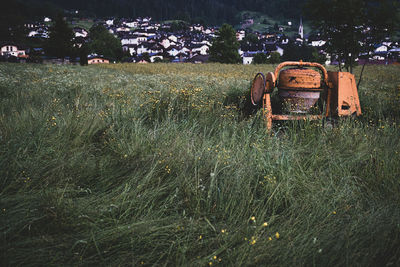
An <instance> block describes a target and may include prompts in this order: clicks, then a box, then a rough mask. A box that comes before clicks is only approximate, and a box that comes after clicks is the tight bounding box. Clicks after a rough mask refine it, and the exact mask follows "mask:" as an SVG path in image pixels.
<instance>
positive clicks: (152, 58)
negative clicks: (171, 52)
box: [150, 54, 164, 63]
mask: <svg viewBox="0 0 400 267" xmlns="http://www.w3.org/2000/svg"><path fill="white" fill-rule="evenodd" d="M157 58H158V59H160V60H163V58H164V57H163V56H162V55H160V54H155V55H153V56H150V61H151V63H154V61H155V60H156V59H157Z"/></svg>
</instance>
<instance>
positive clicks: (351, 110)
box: [251, 61, 361, 130]
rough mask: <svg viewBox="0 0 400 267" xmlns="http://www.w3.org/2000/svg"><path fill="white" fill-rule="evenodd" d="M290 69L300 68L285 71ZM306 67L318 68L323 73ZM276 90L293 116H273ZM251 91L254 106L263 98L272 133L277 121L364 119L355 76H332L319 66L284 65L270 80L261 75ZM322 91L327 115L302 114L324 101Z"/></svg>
mask: <svg viewBox="0 0 400 267" xmlns="http://www.w3.org/2000/svg"><path fill="white" fill-rule="evenodd" d="M289 66H292V67H293V66H294V67H296V68H290V69H286V70H282V69H283V68H285V67H289ZM305 67H311V68H318V69H319V70H320V71H321V73H319V72H317V71H315V70H312V69H307V68H305ZM277 80H278V82H277ZM263 86H264V88H263ZM276 86H277V87H278V93H279V95H280V97H281V99H282V100H283V102H284V103H286V104H289V106H290V107H289V111H291V113H292V114H273V113H272V105H271V93H272V92H273V90H274V87H276ZM251 90H252V93H251V94H252V95H251V97H252V102H253V104H258V103H260V100H261V98H262V104H263V116H264V119H265V123H266V127H267V129H268V130H271V128H272V121H273V120H320V119H323V118H324V117H328V116H333V115H337V116H349V115H353V114H355V115H357V116H359V115H361V106H360V100H359V98H358V92H357V86H356V83H355V78H354V75H352V74H350V73H347V72H328V71H327V70H326V69H325V68H324V67H323V66H322V65H321V64H319V63H312V62H302V61H299V62H292V61H289V62H283V63H281V64H279V65H278V67H277V68H276V69H275V72H274V73H272V72H269V73H268V74H267V75H266V77H265V76H264V75H263V74H262V73H258V74H257V75H256V77H255V78H254V80H253V84H252V89H251ZM322 91H325V94H324V98H323V99H322V100H323V101H324V102H325V103H326V107H325V114H320V115H305V114H299V113H307V112H308V111H309V109H310V108H311V107H312V106H313V105H314V104H315V103H316V101H317V100H318V99H319V98H320V92H322ZM253 98H254V100H255V101H253Z"/></svg>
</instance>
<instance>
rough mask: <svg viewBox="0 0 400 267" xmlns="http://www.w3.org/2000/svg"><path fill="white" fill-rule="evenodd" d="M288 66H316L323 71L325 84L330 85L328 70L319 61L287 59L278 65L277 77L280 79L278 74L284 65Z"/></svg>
mask: <svg viewBox="0 0 400 267" xmlns="http://www.w3.org/2000/svg"><path fill="white" fill-rule="evenodd" d="M287 66H298V67H315V68H318V69H320V70H321V71H322V74H323V76H324V83H325V85H328V72H327V71H326V69H325V68H324V66H322V65H321V64H319V63H314V62H303V61H301V60H300V61H286V62H283V63H281V64H279V65H278V67H276V69H275V78H276V79H277V80H278V75H279V71H280V70H281V69H283V68H284V67H287Z"/></svg>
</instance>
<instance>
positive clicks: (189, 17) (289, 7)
mask: <svg viewBox="0 0 400 267" xmlns="http://www.w3.org/2000/svg"><path fill="white" fill-rule="evenodd" d="M305 2H306V1H305V0H300V1H295V2H293V1H290V0H280V1H278V0H248V1H240V0H169V1H163V0H129V1H128V0H87V1H79V0H70V1H63V0H29V1H20V0H16V1H14V2H11V3H10V5H7V6H6V7H5V8H4V9H3V11H2V12H1V13H4V14H2V15H7V14H19V15H23V16H31V17H34V16H43V15H44V13H46V14H49V15H50V14H54V13H57V12H59V11H61V10H71V11H72V10H79V11H80V15H81V16H89V17H102V18H103V17H111V16H115V17H140V16H150V17H152V18H153V19H154V20H170V19H182V20H186V21H189V22H199V23H202V22H203V23H205V22H207V24H213V25H216V24H222V23H224V22H227V23H230V24H237V23H239V22H240V16H238V14H239V13H240V12H241V11H244V10H248V11H258V12H261V13H264V14H266V15H269V16H271V17H274V18H296V17H300V16H301V15H302V9H303V5H304V3H305ZM10 11H11V12H10ZM238 20H239V21H238Z"/></svg>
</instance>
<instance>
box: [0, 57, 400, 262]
mask: <svg viewBox="0 0 400 267" xmlns="http://www.w3.org/2000/svg"><path fill="white" fill-rule="evenodd" d="M273 69H274V66H271V65H261V66H260V65H258V66H256V65H249V66H242V65H219V64H207V65H183V64H148V65H140V64H112V65H109V66H90V67H80V66H58V65H33V64H31V65H30V64H4V63H2V64H0V77H2V79H0V89H1V90H0V151H1V153H0V177H1V179H0V184H1V187H0V188H1V189H0V196H1V197H0V207H1V210H0V222H1V223H0V227H1V231H2V235H1V243H0V250H1V251H2V253H1V254H0V255H1V256H0V257H1V258H0V262H1V263H2V266H19V265H23V266H27V265H28V266H29V265H32V266H52V265H54V266H71V265H72V266H77V265H82V266H92V265H105V266H109V265H112V266H119V265H121V266H126V265H134V266H136V265H145V266H152V265H171V266H207V265H221V266H249V265H257V266H267V265H272V266H310V265H316V266H332V265H334V266H345V265H348V266H358V265H360V266H385V265H393V266H399V265H400V250H399V248H400V235H399V234H400V229H399V221H400V180H399V179H398V177H399V176H400V165H399V164H398V163H399V162H400V108H399V107H400V105H399V101H400V80H399V77H400V76H399V75H398V74H399V71H400V69H399V66H366V67H365V73H364V80H363V82H362V83H361V85H360V88H359V94H360V100H361V105H362V109H363V117H361V118H353V119H351V118H350V119H340V120H337V121H336V122H335V123H334V125H333V126H332V125H331V126H330V127H328V126H326V125H324V124H323V122H321V121H314V122H307V121H300V122H286V123H281V124H274V128H273V134H271V135H269V134H267V133H266V131H265V127H264V124H263V121H262V117H261V112H260V111H259V112H258V113H256V114H253V115H251V116H250V114H249V113H248V110H247V109H246V107H247V104H248V96H249V91H248V90H249V85H250V80H251V79H252V77H253V76H254V75H255V73H257V72H259V71H263V72H267V71H271V70H273ZM360 69H361V68H357V69H356V76H357V77H358V76H359V73H360Z"/></svg>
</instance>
